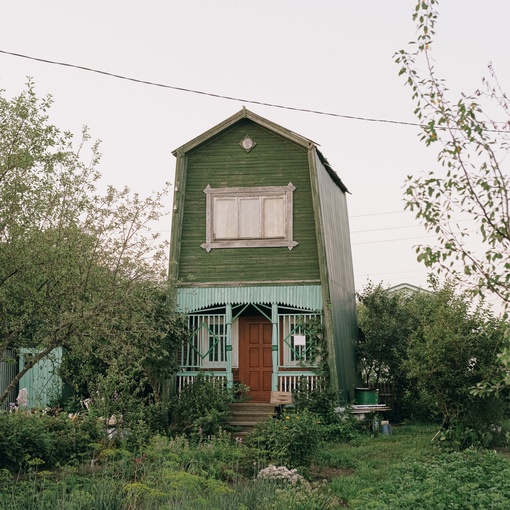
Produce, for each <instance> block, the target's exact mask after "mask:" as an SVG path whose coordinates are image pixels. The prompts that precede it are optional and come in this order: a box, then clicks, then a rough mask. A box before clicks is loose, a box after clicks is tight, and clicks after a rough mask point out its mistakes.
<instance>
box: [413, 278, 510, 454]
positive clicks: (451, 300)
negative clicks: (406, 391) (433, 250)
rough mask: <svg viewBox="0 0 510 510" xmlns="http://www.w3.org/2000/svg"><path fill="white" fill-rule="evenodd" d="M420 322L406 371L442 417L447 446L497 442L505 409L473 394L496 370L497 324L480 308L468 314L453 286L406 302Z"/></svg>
mask: <svg viewBox="0 0 510 510" xmlns="http://www.w3.org/2000/svg"><path fill="white" fill-rule="evenodd" d="M409 309H410V311H411V312H413V311H414V312H415V315H416V316H418V317H419V318H420V325H419V328H417V329H416V330H415V332H414V333H413V335H412V336H411V337H410V342H409V348H408V359H407V360H406V362H405V367H406V369H407V370H408V374H409V377H410V378H412V379H415V380H416V384H417V387H418V389H419V390H421V391H422V392H423V393H425V394H428V395H430V396H431V397H432V399H433V401H434V402H435V404H436V405H437V408H438V410H439V411H440V413H441V417H442V421H443V427H444V429H445V431H446V432H445V435H444V436H442V437H443V438H444V439H447V440H448V441H447V442H448V444H449V446H454V447H456V448H464V447H466V446H470V445H481V446H489V445H490V444H492V443H493V442H494V441H495V440H496V439H497V438H496V434H495V433H494V430H495V429H497V427H498V426H499V425H500V424H501V421H502V418H503V412H504V409H505V407H506V405H505V404H504V402H503V401H502V400H500V399H498V398H494V397H492V398H485V399H484V398H479V397H477V396H475V395H473V393H472V391H471V390H472V388H473V386H475V385H476V384H477V383H479V382H481V381H484V380H486V379H487V378H488V377H490V375H491V374H492V373H493V371H494V367H495V366H497V357H496V355H497V352H498V349H499V346H500V345H501V343H502V341H503V333H504V328H503V325H502V323H501V321H499V320H497V319H495V318H494V317H493V315H492V314H491V312H490V311H489V310H487V309H485V308H483V307H481V306H480V307H478V308H475V309H474V310H471V302H470V300H469V299H468V298H467V296H466V294H456V293H455V289H454V287H453V286H452V285H451V284H446V285H445V286H444V287H442V288H441V289H438V290H436V292H435V293H434V294H433V295H426V296H425V295H417V296H415V298H414V300H412V301H411V302H410V303H409Z"/></svg>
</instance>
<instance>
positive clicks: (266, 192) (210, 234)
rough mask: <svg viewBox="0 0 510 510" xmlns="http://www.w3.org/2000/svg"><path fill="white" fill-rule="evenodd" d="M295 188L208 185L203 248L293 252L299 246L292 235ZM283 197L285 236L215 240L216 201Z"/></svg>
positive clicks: (289, 186) (289, 185)
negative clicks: (268, 249) (275, 249)
mask: <svg viewBox="0 0 510 510" xmlns="http://www.w3.org/2000/svg"><path fill="white" fill-rule="evenodd" d="M295 189H296V187H295V186H294V185H293V184H292V183H291V182H289V184H288V185H287V186H258V187H251V188H248V187H236V188H211V186H210V185H209V184H208V185H207V187H206V188H205V189H204V193H205V195H206V242H205V243H203V244H202V245H201V247H202V248H203V249H204V250H207V251H208V252H209V251H211V249H213V248H278V247H285V248H288V249H289V250H292V248H294V246H297V245H298V243H297V242H295V241H294V240H293V239H292V236H293V224H292V218H293V192H294V190H295ZM271 197H282V198H283V200H284V218H283V220H284V235H283V236H281V237H278V238H263V237H259V238H250V239H219V240H217V239H215V238H214V218H215V209H214V207H215V200H216V199H221V198H223V199H226V198H232V199H234V198H271Z"/></svg>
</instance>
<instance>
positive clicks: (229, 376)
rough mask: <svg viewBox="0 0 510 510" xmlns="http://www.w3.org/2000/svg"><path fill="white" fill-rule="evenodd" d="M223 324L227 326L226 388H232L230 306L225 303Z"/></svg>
mask: <svg viewBox="0 0 510 510" xmlns="http://www.w3.org/2000/svg"><path fill="white" fill-rule="evenodd" d="M225 323H226V326H227V339H226V340H227V344H226V345H225V351H226V354H227V388H229V389H232V388H233V387H234V375H233V373H232V304H231V303H227V306H226V310H225Z"/></svg>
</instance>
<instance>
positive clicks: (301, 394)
mask: <svg viewBox="0 0 510 510" xmlns="http://www.w3.org/2000/svg"><path fill="white" fill-rule="evenodd" d="M292 396H293V398H294V410H295V412H296V413H298V414H299V413H303V412H307V413H311V414H314V415H315V416H317V417H318V419H319V420H320V422H321V424H322V425H323V434H324V439H327V440H333V441H342V442H347V441H351V440H352V439H354V438H356V437H357V436H358V435H359V422H358V420H356V418H355V417H354V416H353V415H352V413H351V412H350V408H349V406H347V407H345V408H344V412H343V413H340V414H339V413H337V412H336V411H335V410H336V409H338V406H339V403H340V401H341V394H340V393H339V392H338V391H335V390H333V388H331V386H330V385H329V384H328V382H326V381H323V382H322V383H320V384H318V385H317V386H316V387H315V388H313V389H312V390H310V389H309V387H308V381H307V379H306V378H304V377H303V378H301V380H300V381H299V384H298V387H297V388H296V390H295V391H294V392H293V394H292Z"/></svg>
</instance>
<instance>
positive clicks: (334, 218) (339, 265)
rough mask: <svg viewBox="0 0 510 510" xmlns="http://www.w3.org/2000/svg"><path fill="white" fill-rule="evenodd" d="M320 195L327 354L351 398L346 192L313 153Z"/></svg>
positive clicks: (353, 326)
mask: <svg viewBox="0 0 510 510" xmlns="http://www.w3.org/2000/svg"><path fill="white" fill-rule="evenodd" d="M315 165H316V168H317V181H318V188H319V195H320V210H321V219H322V232H323V243H324V255H325V258H326V264H327V271H326V273H327V274H326V277H327V279H328V286H327V288H328V290H329V296H328V299H329V301H330V303H331V306H330V311H331V312H330V314H328V317H329V324H328V325H327V326H328V328H329V330H330V335H331V341H332V342H333V345H332V346H331V348H330V351H332V352H330V355H332V354H333V352H334V355H332V358H331V359H333V360H334V364H335V366H334V367H332V368H333V369H334V370H335V371H336V375H337V377H338V385H339V388H340V390H341V391H342V394H343V397H344V398H345V399H346V400H347V401H350V400H352V399H353V398H354V386H355V384H356V363H355V343H356V336H357V334H358V328H357V320H356V298H355V287H354V273H353V267H352V254H351V240H350V233H349V222H348V213H347V200H346V195H345V193H344V192H343V191H342V190H340V188H338V187H337V186H335V185H333V182H332V180H331V177H330V176H329V175H328V173H327V171H326V169H325V168H324V166H323V165H322V163H321V162H320V161H319V158H318V157H315Z"/></svg>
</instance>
